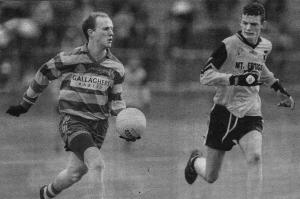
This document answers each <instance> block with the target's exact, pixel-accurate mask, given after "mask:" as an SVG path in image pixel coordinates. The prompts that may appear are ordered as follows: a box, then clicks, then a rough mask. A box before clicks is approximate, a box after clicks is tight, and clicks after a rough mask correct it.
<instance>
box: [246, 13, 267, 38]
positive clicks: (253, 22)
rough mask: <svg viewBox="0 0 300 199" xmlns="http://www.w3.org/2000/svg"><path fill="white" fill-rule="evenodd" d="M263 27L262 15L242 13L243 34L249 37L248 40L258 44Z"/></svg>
mask: <svg viewBox="0 0 300 199" xmlns="http://www.w3.org/2000/svg"><path fill="white" fill-rule="evenodd" d="M262 28H263V23H262V21H261V16H252V15H242V19H241V29H242V35H243V36H244V37H245V38H246V39H247V41H248V42H250V43H252V44H256V42H257V39H258V37H259V36H260V33H261V30H262Z"/></svg>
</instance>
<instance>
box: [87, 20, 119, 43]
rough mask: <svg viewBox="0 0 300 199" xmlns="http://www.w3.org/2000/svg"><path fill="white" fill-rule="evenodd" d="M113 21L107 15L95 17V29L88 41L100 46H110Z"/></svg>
mask: <svg viewBox="0 0 300 199" xmlns="http://www.w3.org/2000/svg"><path fill="white" fill-rule="evenodd" d="M113 35H114V32H113V23H112V21H111V19H110V18H108V17H97V18H96V24H95V30H93V31H92V32H91V34H90V41H91V42H95V43H96V45H98V46H99V47H100V48H110V47H111V44H112V40H113Z"/></svg>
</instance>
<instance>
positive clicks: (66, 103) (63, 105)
mask: <svg viewBox="0 0 300 199" xmlns="http://www.w3.org/2000/svg"><path fill="white" fill-rule="evenodd" d="M59 108H60V110H64V109H73V110H77V111H82V112H90V113H98V112H99V113H109V108H108V105H98V104H87V103H84V102H75V101H70V100H62V99H61V100H59Z"/></svg>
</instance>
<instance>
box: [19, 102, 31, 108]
mask: <svg viewBox="0 0 300 199" xmlns="http://www.w3.org/2000/svg"><path fill="white" fill-rule="evenodd" d="M20 105H21V106H22V107H23V108H24V109H26V110H28V109H29V108H30V107H31V106H32V104H30V103H28V102H26V101H24V100H22V101H21V102H20Z"/></svg>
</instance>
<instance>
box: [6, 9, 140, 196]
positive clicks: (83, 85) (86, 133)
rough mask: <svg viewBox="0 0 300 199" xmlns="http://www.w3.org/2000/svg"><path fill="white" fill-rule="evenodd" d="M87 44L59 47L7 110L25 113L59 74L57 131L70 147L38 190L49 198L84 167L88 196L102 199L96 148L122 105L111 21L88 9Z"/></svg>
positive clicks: (100, 162) (119, 66) (101, 164)
mask: <svg viewBox="0 0 300 199" xmlns="http://www.w3.org/2000/svg"><path fill="white" fill-rule="evenodd" d="M82 30H83V33H84V35H85V37H86V39H87V41H88V42H87V44H85V45H83V46H80V47H77V48H75V49H74V50H73V51H72V52H69V53H66V52H61V53H59V54H58V55H56V56H55V57H54V58H52V59H50V60H49V61H48V62H46V63H45V64H44V65H42V66H41V68H40V69H39V70H38V72H37V73H36V76H35V78H34V79H33V80H32V82H31V84H30V86H29V88H28V89H27V91H26V92H25V94H24V97H23V100H22V102H21V103H20V104H19V105H17V106H11V107H10V108H9V109H8V110H7V113H9V114H10V115H13V116H19V115H20V114H23V113H26V112H27V111H28V109H29V108H30V107H31V106H32V105H33V104H34V103H35V101H36V100H37V98H38V96H39V95H40V94H41V93H42V92H43V90H45V88H46V87H47V85H48V84H49V83H50V82H51V81H52V80H55V79H57V78H59V77H60V78H61V79H62V81H61V87H60V92H59V112H60V115H61V121H60V125H59V130H60V133H61V136H62V138H63V141H64V142H65V148H66V150H67V151H71V154H70V160H69V162H68V164H67V167H66V168H65V169H64V170H63V171H62V172H60V173H59V174H58V175H57V176H56V178H55V179H54V181H53V182H52V183H50V184H48V185H45V186H43V187H42V188H41V189H40V198H41V199H48V198H53V197H55V196H56V195H57V194H59V193H60V192H61V191H63V190H64V189H67V188H68V187H70V186H72V185H73V184H74V183H76V182H78V181H79V180H80V179H81V177H82V176H83V175H85V174H86V173H87V172H88V171H89V173H90V175H89V180H90V183H89V184H90V185H89V186H88V187H89V190H88V194H89V195H90V196H91V198H97V199H98V198H102V197H103V192H104V185H103V169H104V161H103V158H102V155H101V153H100V148H101V146H102V143H103V141H104V139H105V135H106V132H107V128H108V117H110V116H111V115H117V114H118V112H120V111H121V110H122V109H124V108H125V107H126V104H125V102H124V101H123V100H122V98H121V93H122V83H123V81H124V67H123V65H122V63H121V62H120V61H119V60H118V59H117V58H116V57H115V56H114V55H113V54H112V53H111V52H110V47H111V44H112V39H113V35H114V34H113V23H112V20H111V19H110V17H109V16H108V15H107V14H106V13H103V12H94V13H91V14H90V15H89V16H88V17H87V18H86V19H85V21H84V22H83V24H82ZM131 141H134V140H131Z"/></svg>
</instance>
